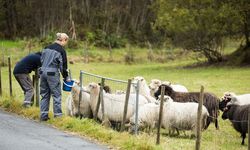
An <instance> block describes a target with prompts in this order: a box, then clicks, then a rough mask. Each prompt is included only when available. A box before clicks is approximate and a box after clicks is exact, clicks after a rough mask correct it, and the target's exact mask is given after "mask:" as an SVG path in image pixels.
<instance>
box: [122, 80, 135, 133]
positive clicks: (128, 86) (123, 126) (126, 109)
mask: <svg viewBox="0 0 250 150" xmlns="http://www.w3.org/2000/svg"><path fill="white" fill-rule="evenodd" d="M131 81H132V80H131V79H128V85H127V91H126V98H125V104H124V109H123V118H122V124H121V130H120V131H124V129H125V121H126V117H127V111H128V100H129V94H130V87H131Z"/></svg>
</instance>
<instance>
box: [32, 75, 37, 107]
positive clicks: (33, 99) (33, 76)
mask: <svg viewBox="0 0 250 150" xmlns="http://www.w3.org/2000/svg"><path fill="white" fill-rule="evenodd" d="M35 82H36V77H35V75H32V85H33V87H34V88H35V85H36V83H35ZM35 96H36V93H35V92H34V95H33V96H32V99H31V104H32V105H33V104H34V102H35Z"/></svg>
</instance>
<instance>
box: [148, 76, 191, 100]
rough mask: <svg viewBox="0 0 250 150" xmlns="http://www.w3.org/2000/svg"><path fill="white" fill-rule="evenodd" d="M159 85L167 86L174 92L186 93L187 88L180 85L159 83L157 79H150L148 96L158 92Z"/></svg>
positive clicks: (167, 82)
mask: <svg viewBox="0 0 250 150" xmlns="http://www.w3.org/2000/svg"><path fill="white" fill-rule="evenodd" d="M161 84H164V85H169V86H170V87H171V88H172V89H173V90H174V91H175V92H188V90H187V88H186V87H185V86H183V85H180V84H172V83H171V82H169V81H161V80H159V79H152V80H151V83H150V84H149V89H150V95H151V96H154V93H155V92H156V91H157V90H158V88H159V86H161Z"/></svg>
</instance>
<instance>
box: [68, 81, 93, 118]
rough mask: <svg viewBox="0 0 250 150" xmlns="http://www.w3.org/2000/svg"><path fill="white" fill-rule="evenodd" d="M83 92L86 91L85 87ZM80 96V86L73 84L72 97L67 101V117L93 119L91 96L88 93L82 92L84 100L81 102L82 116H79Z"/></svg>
mask: <svg viewBox="0 0 250 150" xmlns="http://www.w3.org/2000/svg"><path fill="white" fill-rule="evenodd" d="M83 90H86V88H85V87H83ZM79 94H80V86H79V85H78V84H75V83H74V84H73V86H72V90H71V93H70V95H69V96H68V98H67V100H66V115H69V116H79V115H80V117H85V118H91V117H92V111H91V108H90V95H89V94H88V93H86V92H82V99H81V101H80V114H79V110H78V107H79Z"/></svg>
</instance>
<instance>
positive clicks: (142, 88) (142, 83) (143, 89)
mask: <svg viewBox="0 0 250 150" xmlns="http://www.w3.org/2000/svg"><path fill="white" fill-rule="evenodd" d="M138 81H139V94H140V95H143V96H144V97H145V98H146V99H147V100H148V102H149V103H154V102H156V99H155V98H154V97H152V96H151V94H150V89H149V87H148V85H147V82H146V80H145V79H144V78H143V77H141V76H136V77H134V78H133V83H137V82H138ZM132 91H135V87H133V90H132Z"/></svg>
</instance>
